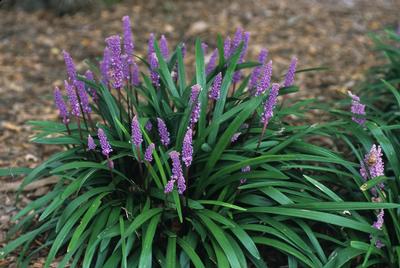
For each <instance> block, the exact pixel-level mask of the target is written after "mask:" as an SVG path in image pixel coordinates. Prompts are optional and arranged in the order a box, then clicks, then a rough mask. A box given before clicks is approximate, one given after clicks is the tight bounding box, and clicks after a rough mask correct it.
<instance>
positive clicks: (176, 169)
mask: <svg viewBox="0 0 400 268" xmlns="http://www.w3.org/2000/svg"><path fill="white" fill-rule="evenodd" d="M169 156H170V157H171V159H172V176H171V179H175V180H177V184H178V193H179V194H182V193H183V192H184V191H185V190H186V183H185V178H184V177H183V172H182V165H181V160H180V159H179V156H180V154H179V153H178V152H177V151H172V152H170V153H169Z"/></svg>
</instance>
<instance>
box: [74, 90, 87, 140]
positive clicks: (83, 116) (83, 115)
mask: <svg viewBox="0 0 400 268" xmlns="http://www.w3.org/2000/svg"><path fill="white" fill-rule="evenodd" d="M74 88H75V94H76V96H77V97H78V103H79V109H80V110H81V114H82V118H83V123H84V124H85V127H86V130H87V131H89V127H88V124H87V122H86V118H85V113H84V111H83V107H82V103H81V97H80V96H79V94H78V90H77V88H76V86H74ZM78 121H79V120H78ZM81 136H82V134H81ZM81 138H82V137H81Z"/></svg>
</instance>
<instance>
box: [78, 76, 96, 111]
mask: <svg viewBox="0 0 400 268" xmlns="http://www.w3.org/2000/svg"><path fill="white" fill-rule="evenodd" d="M75 86H76V89H77V90H78V95H79V99H80V101H81V105H82V110H83V112H84V113H90V112H91V111H92V108H90V104H89V97H88V95H87V93H86V90H85V83H84V82H82V81H75Z"/></svg>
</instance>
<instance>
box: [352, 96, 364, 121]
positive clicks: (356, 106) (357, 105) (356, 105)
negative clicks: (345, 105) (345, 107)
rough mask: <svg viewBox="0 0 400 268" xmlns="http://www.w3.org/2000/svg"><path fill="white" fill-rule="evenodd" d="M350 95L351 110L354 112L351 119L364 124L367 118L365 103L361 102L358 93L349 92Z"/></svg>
mask: <svg viewBox="0 0 400 268" xmlns="http://www.w3.org/2000/svg"><path fill="white" fill-rule="evenodd" d="M349 96H350V97H351V112H352V113H353V116H352V117H351V119H352V120H353V121H354V122H356V123H357V124H359V125H364V124H365V122H366V119H365V118H363V117H364V116H365V105H364V104H362V103H361V102H360V98H359V97H358V96H357V95H353V94H352V93H351V92H349Z"/></svg>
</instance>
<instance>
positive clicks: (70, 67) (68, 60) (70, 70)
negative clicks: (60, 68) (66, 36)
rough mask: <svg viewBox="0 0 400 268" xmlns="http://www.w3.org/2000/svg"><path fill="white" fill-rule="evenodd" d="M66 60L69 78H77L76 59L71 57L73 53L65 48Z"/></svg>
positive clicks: (72, 79) (73, 79)
mask: <svg viewBox="0 0 400 268" xmlns="http://www.w3.org/2000/svg"><path fill="white" fill-rule="evenodd" d="M63 56H64V62H65V66H66V67H67V74H68V78H69V80H70V81H71V82H73V81H75V80H76V68H75V64H74V61H73V60H72V58H71V55H69V53H68V52H67V51H65V50H63Z"/></svg>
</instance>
